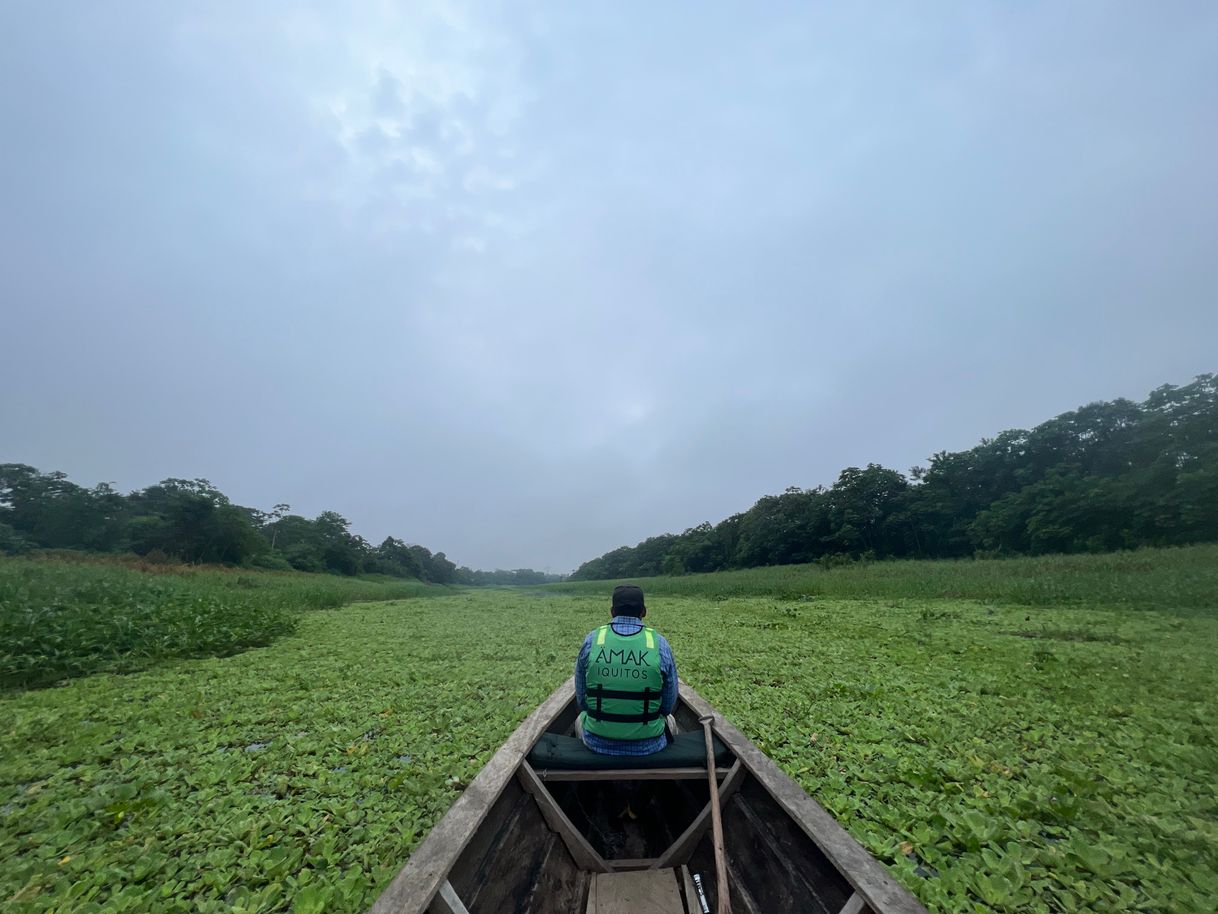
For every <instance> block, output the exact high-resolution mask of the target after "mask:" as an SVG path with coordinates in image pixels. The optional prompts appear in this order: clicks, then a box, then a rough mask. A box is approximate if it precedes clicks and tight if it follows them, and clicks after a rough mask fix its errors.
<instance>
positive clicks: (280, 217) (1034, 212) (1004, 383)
mask: <svg viewBox="0 0 1218 914" xmlns="http://www.w3.org/2000/svg"><path fill="white" fill-rule="evenodd" d="M345 6H346V4H332V3H326V4H321V3H319V4H316V6H314V7H313V8H309V7H307V6H304V5H296V6H292V7H286V6H278V5H276V4H271V3H246V2H242V3H233V4H221V3H199V4H182V3H162V2H156V3H148V4H140V3H135V2H122V3H105V4H100V3H84V2H77V3H68V4H57V3H51V2H40V3H6V4H3V6H2V7H0V35H2V36H3V37H2V38H0V43H2V45H3V52H2V53H0V309H2V311H0V461H16V462H23V463H29V464H32V465H34V466H37V467H38V468H40V469H42V470H53V469H60V470H63V471H65V472H67V473H68V474H69V475H70V476H71V477H72V478H73V479H74V480H76V481H78V482H81V483H85V484H89V485H92V484H94V483H96V482H98V481H103V480H105V481H113V482H115V483H116V484H118V485H119V486H120V488H123V489H135V488H142V487H144V486H146V485H149V484H152V483H154V482H156V481H158V480H160V479H162V478H164V477H168V476H184V477H206V478H208V479H210V480H211V481H212V482H213V483H214V484H215V485H217V486H218V487H219V488H220V489H221V490H223V491H224V492H225V493H227V494H228V495H229V496H230V497H231V498H232V499H233V500H234V501H237V502H238V503H241V504H246V505H251V506H256V507H262V508H269V507H270V506H271V505H272V504H274V503H276V502H288V503H290V504H291V505H292V506H293V508H294V509H295V510H296V511H297V512H299V513H303V514H306V515H310V516H312V515H315V514H317V513H318V512H320V511H322V510H327V509H332V510H336V511H339V512H341V513H342V514H343V515H345V516H346V517H348V518H350V519H351V520H352V522H353V524H352V529H353V530H354V531H355V532H357V533H360V534H362V535H363V536H365V537H366V538H368V539H369V540H372V541H373V542H379V541H380V540H381V539H382V538H383V537H385V536H386V535H389V534H393V535H397V536H400V537H403V538H404V539H406V540H407V541H411V542H418V543H421V544H423V545H425V546H427V547H428V548H430V549H432V550H442V551H444V552H446V553H447V554H448V556H449V558H451V559H452V560H454V561H456V562H457V563H458V564H464V565H470V566H472V567H480V568H488V569H489V568H495V567H524V566H529V567H535V568H539V569H550V570H552V571H565V570H570V569H572V568H574V567H575V566H576V565H578V564H579V563H580V562H581V561H584V560H586V559H589V558H592V557H594V556H596V555H599V554H601V553H603V552H605V551H606V550H608V549H611V548H614V547H616V546H619V545H623V544H633V543H635V542H637V541H638V540H640V539H642V538H644V537H646V536H649V535H652V534H656V533H662V532H667V531H672V532H679V531H680V530H682V529H684V528H686V527H689V526H692V525H694V524H697V523H699V522H701V521H704V520H710V521H718V520H720V519H722V518H723V517H725V516H727V515H729V514H732V513H734V512H736V511H741V510H744V509H745V508H747V507H749V505H751V504H752V503H753V502H754V501H755V500H756V499H757V498H759V497H760V496H762V495H765V494H768V493H775V492H780V491H782V489H784V488H785V487H787V486H791V485H798V486H805V487H806V486H813V485H817V484H829V483H831V482H832V481H833V480H834V479H835V478H836V476H837V473H838V472H839V471H840V470H841V469H842V468H843V467H845V466H849V465H862V464H865V463H867V462H868V461H876V462H881V463H884V464H886V465H888V466H892V467H895V468H897V469H901V470H907V469H908V468H909V467H910V466H912V465H914V464H918V463H923V462H924V461H925V460H926V458H927V457H928V456H929V455H930V454H931V453H932V452H934V451H937V450H941V449H949V450H955V449H960V448H965V447H968V446H971V445H972V444H975V443H976V442H977V440H978V439H979V438H980V437H982V436H990V435H993V434H995V433H997V432H998V431H1001V430H1002V429H1005V428H1012V427H1027V426H1030V425H1033V424H1035V423H1037V422H1039V421H1042V420H1044V419H1047V418H1049V417H1051V416H1053V415H1056V414H1058V413H1061V412H1063V411H1065V410H1068V409H1071V408H1074V407H1076V406H1078V405H1080V404H1083V403H1086V402H1089V401H1092V400H1097V399H1112V398H1115V397H1120V396H1125V397H1130V398H1133V399H1142V398H1143V397H1144V396H1145V395H1146V393H1147V392H1148V391H1149V390H1151V389H1152V388H1153V387H1155V386H1157V385H1159V384H1161V383H1164V382H1173V383H1184V382H1187V381H1188V380H1189V379H1190V378H1191V377H1192V376H1193V375H1195V374H1197V373H1200V372H1203V371H1213V370H1218V296H1216V294H1215V290H1216V289H1218V166H1216V163H1218V5H1215V4H1214V3H1213V2H1209V0H1206V2H1196V3H1189V2H1179V3H1112V2H1094V3H1084V2H1071V3H1056V2H1054V3H1048V2H1044V3H1037V2H1031V3H1025V2H1020V3H983V2H972V0H970V2H959V3H936V4H912V5H911V4H907V3H895V2H894V3H891V4H887V5H872V4H863V3H817V4H807V3H804V4H798V5H792V6H787V7H783V6H779V5H777V4H769V3H766V4H736V5H726V4H702V3H698V4H691V3H666V4H642V3H638V4H609V3H596V4H593V3H554V4H527V3H511V4H507V5H504V6H501V5H498V4H491V3H483V2H478V3H471V4H469V5H463V4H460V3H451V4H450V3H434V2H419V3H400V4H395V3H376V4H361V5H359V9H358V10H356V11H349V10H344V9H343V7H345Z"/></svg>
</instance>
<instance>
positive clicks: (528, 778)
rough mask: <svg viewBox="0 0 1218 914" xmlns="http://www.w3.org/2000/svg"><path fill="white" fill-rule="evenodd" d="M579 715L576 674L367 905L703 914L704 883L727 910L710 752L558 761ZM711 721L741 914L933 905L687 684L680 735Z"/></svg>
mask: <svg viewBox="0 0 1218 914" xmlns="http://www.w3.org/2000/svg"><path fill="white" fill-rule="evenodd" d="M576 714H577V708H576V706H575V692H574V686H573V683H572V681H571V680H568V681H567V682H566V683H564V684H563V685H562V686H560V687H559V688H558V689H557V690H555V692H554V694H552V695H551V696H550V697H549V698H548V699H546V700H545V701H544V702H543V703H542V704H541V706H540V707H538V708H537V710H536V711H534V712H533V713H532V714H531V715H530V716H529V717H528V718H527V719H526V720H525V721H524V723H522V724H521V725H520V727H519V728H518V729H517V730H516V732H515V733H513V734H512V735H511V736H510V737H509V738H508V741H507V742H506V743H504V744H503V746H502V748H500V749H499V751H498V752H497V753H495V755H494V756H493V757H492V758H491V760H490V761H489V762H488V763H487V764H486V767H484V768H483V769H482V771H481V772H479V774H478V776H477V777H475V778H474V780H473V781H472V782H471V783H470V785H469V787H468V788H466V790H465V792H464V793H463V794H462V795H461V796H460V797H459V798H458V799H457V801H456V802H455V803H454V804H453V806H452V808H451V809H450V810H449V811H448V813H447V814H446V815H445V816H444V818H443V819H441V820H440V822H439V823H437V825H436V826H435V828H434V829H432V831H431V834H430V835H428V837H427V838H426V839H425V840H424V841H423V843H422V844H421V845H419V847H418V848H417V849H416V850H415V852H414V854H413V855H412V856H411V857H410V860H409V861H408V862H407V863H406V865H405V866H404V867H403V868H402V870H401V871H400V872H399V873H398V875H397V876H396V877H395V878H394V880H393V882H391V883H390V884H389V886H388V888H386V889H385V891H384V893H382V895H381V896H380V897H379V898H378V899H377V900H376V902H375V903H374V904H373V906H372V908H371V909H370V912H369V914H425V912H427V914H509V912H517V914H617V912H622V914H625V912H629V914H700V912H701V911H702V910H703V908H702V906H701V899H699V897H698V883H699V882H700V884H701V888H702V893H703V894H704V896H705V899H706V902H707V905H708V908H709V910H711V911H714V910H715V904H716V895H715V893H716V891H717V886H716V884H715V864H714V850H713V842H712V838H711V821H710V820H711V816H710V804H709V802H708V800H709V797H710V790H709V786H708V778H707V772H706V766H705V758H703V759H702V761H701V764H700V765H698V766H687V767H668V768H656V767H652V768H646V767H642V768H633V769H626V770H621V769H618V770H588V769H587V768H585V769H583V770H570V769H563V768H550V767H546V763H545V762H544V759H543V760H542V761H539V755H538V752H539V751H540V744H549V743H553V742H558V741H560V739H556V736H557V735H562V734H570V733H571V732H572V725H573V723H574V721H575V717H576ZM708 715H713V717H714V723H713V729H714V734H715V737H716V739H717V740H718V743H717V745H716V748H717V750H718V751H717V765H716V767H717V769H718V770H717V774H718V776H719V797H720V801H721V808H722V819H723V832H724V837H725V845H726V855H727V865H728V875H729V878H728V883H729V895H730V899H731V904H732V911H733V912H734V914H926V909H925V908H924V907H923V906H922V905H921V904H919V903H918V901H917V899H915V898H914V897H913V895H911V894H910V893H909V891H907V890H906V889H905V888H904V887H903V886H901V885H900V884H898V883H897V882H896V881H895V880H894V879H893V878H892V877H891V876H890V875H889V874H888V872H887V870H885V869H884V867H883V865H882V864H880V863H879V861H877V860H876V859H875V858H874V857H872V856H871V855H870V854H869V853H868V852H867V851H866V850H864V849H863V847H862V845H860V844H859V843H858V842H857V841H855V840H854V839H853V838H851V837H850V835H849V834H847V833H846V831H845V829H843V828H842V827H841V826H840V825H839V824H838V823H837V822H836V821H835V820H834V819H833V817H832V816H831V815H829V813H828V812H826V811H825V809H824V808H823V807H821V806H820V804H818V803H817V802H816V801H815V800H813V799H812V798H811V797H810V796H808V794H807V793H805V792H804V790H803V789H802V788H801V787H800V786H799V785H798V784H796V783H795V782H794V781H792V780H791V779H790V778H789V777H787V776H786V775H785V774H784V773H783V772H782V771H781V770H780V769H779V768H778V766H777V765H775V764H774V762H773V761H771V760H770V759H769V758H768V757H767V756H766V755H765V754H764V753H763V752H762V751H761V750H760V749H758V748H757V747H756V746H754V745H753V744H752V743H751V742H749V740H748V739H746V738H745V737H744V735H743V734H741V733H740V731H739V730H737V729H736V728H735V727H733V726H732V725H731V724H730V723H728V722H727V721H726V720H724V719H723V718H722V717H721V716H720V715H718V714H716V713H715V711H714V709H713V708H712V707H711V706H710V705H709V704H708V703H707V702H706V701H705V700H703V699H702V698H701V696H699V695H698V694H697V693H696V692H695V691H694V690H693V689H691V688H689V686H687V685H685V684H684V683H682V684H681V687H680V701H679V702H678V707H677V708H676V710H675V711H674V717H675V719H676V723H677V728H678V730H679V731H682V732H685V731H699V732H700V730H701V728H700V726H699V724H698V720H699V718H702V717H706V716H708ZM562 742H563V743H564V745H565V744H566V743H568V742H570V741H569V740H564V741H562ZM535 747H538V748H535ZM530 752H532V754H533V759H532V763H531V762H530ZM638 761H640V762H641V763H642V764H647V763H648V762H647V760H646V759H643V760H638ZM616 764H620V763H616ZM695 876H696V877H697V879H695Z"/></svg>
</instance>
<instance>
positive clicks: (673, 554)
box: [571, 374, 1218, 580]
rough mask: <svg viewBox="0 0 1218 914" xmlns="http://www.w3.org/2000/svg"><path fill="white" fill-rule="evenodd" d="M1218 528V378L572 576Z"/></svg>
mask: <svg viewBox="0 0 1218 914" xmlns="http://www.w3.org/2000/svg"><path fill="white" fill-rule="evenodd" d="M1213 540H1218V376H1215V375H1213V374H1204V375H1199V376H1198V377H1197V378H1196V379H1195V380H1194V381H1193V382H1192V383H1191V384H1186V385H1184V386H1182V387H1177V386H1174V385H1171V384H1167V385H1164V386H1162V387H1160V388H1158V389H1156V390H1154V391H1153V392H1151V394H1150V395H1149V396H1148V397H1147V398H1146V400H1145V402H1143V403H1134V402H1132V401H1129V400H1123V399H1122V400H1113V401H1111V402H1107V403H1104V402H1101V403H1092V404H1090V405H1088V406H1083V407H1081V408H1079V409H1077V410H1074V411H1073V412H1069V413H1064V414H1063V415H1060V416H1058V417H1057V418H1056V419H1050V420H1049V421H1048V422H1044V423H1042V424H1040V425H1038V426H1036V428H1034V429H1032V430H1031V431H1025V430H1023V429H1013V430H1011V431H1006V432H1002V433H1001V434H1000V435H998V436H997V437H996V438H993V439H983V440H982V442H981V443H980V444H979V445H977V446H976V447H974V448H971V449H970V450H967V451H959V452H955V453H952V452H948V451H942V452H940V453H937V454H935V455H934V456H933V457H931V458H930V465H929V466H926V467H914V468H913V469H912V470H911V471H910V474H909V476H905V475H904V474H902V473H900V472H898V471H897V470H892V469H888V468H887V467H883V466H880V465H879V464H874V463H871V464H868V465H867V466H866V468H864V469H859V468H858V467H849V468H847V469H845V470H842V472H841V475H839V476H838V478H837V482H835V483H834V484H833V485H832V486H830V487H828V488H824V487H822V486H817V487H816V488H813V489H800V488H790V489H787V490H786V491H785V492H783V493H782V494H781V495H767V496H766V497H764V498H762V499H761V500H760V501H758V502H757V503H756V504H755V505H753V507H751V508H749V510H747V511H745V512H744V513H742V514H733V515H732V516H731V517H729V518H727V519H726V520H724V521H721V522H719V523H718V524H714V525H711V524H710V523H704V524H700V525H698V526H697V527H691V528H690V529H688V530H686V531H685V532H684V533H669V534H664V535H662V536H653V537H651V538H650V539H646V540H643V542H641V543H639V544H638V545H637V546H623V547H621V548H619V549H614V550H613V551H612V552H607V553H605V554H604V555H602V556H601V557H600V558H596V559H592V560H591V561H589V562H585V563H584V564H583V565H581V566H580V567H579V569H578V570H577V571H576V572H575V573H574V574H573V575H572V576H571V577H572V579H573V580H602V579H606V578H615V579H620V578H632V577H646V576H650V575H658V574H685V573H690V572H702V571H719V570H722V569H726V568H752V567H757V566H761V565H787V564H796V563H802V562H815V561H819V562H821V563H823V564H826V565H832V564H834V563H836V562H844V561H850V560H852V559H858V558H902V557H908V558H953V557H963V556H973V555H981V556H1002V555H1036V554H1041V553H1050V552H1056V553H1071V552H1101V551H1108V550H1115V549H1130V548H1135V547H1138V546H1169V545H1183V544H1186V543H1197V542H1207V541H1213Z"/></svg>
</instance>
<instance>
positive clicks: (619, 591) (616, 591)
mask: <svg viewBox="0 0 1218 914" xmlns="http://www.w3.org/2000/svg"><path fill="white" fill-rule="evenodd" d="M646 608H647V607H646V606H645V605H644V604H643V588H642V587H636V586H635V585H634V584H619V585H618V586H617V587H615V588H613V611H614V613H622V614H624V615H628V616H633V615H637V613H632V612H630V610H632V609H646Z"/></svg>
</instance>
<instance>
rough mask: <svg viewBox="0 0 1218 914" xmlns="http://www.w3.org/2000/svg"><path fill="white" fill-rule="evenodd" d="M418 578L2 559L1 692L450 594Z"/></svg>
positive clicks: (222, 647) (265, 639)
mask: <svg viewBox="0 0 1218 914" xmlns="http://www.w3.org/2000/svg"><path fill="white" fill-rule="evenodd" d="M446 590H447V589H446V588H437V587H429V586H428V585H426V584H421V583H419V582H417V581H400V580H396V579H381V580H375V579H363V580H360V579H348V578H337V577H332V576H328V575H316V574H297V573H293V574H283V573H273V572H251V571H229V570H223V569H214V568H213V569H202V568H184V567H181V566H173V567H169V568H165V567H161V566H149V567H146V568H141V567H127V566H125V564H124V563H116V562H64V561H54V560H49V559H48V558H46V557H42V558H36V559H24V558H0V688H5V689H11V688H28V687H31V686H40V685H49V684H52V683H55V682H59V681H61V680H64V679H68V678H71V677H74V676H81V675H85V674H88V673H95V672H100V671H110V672H130V671H133V670H138V669H143V668H146V667H148V666H150V665H152V664H153V663H155V662H157V661H159V660H162V659H166V658H171V657H203V656H217V655H224V654H230V653H233V652H235V651H239V650H243V649H245V648H249V647H258V646H261V645H265V644H269V643H270V642H271V641H273V640H274V639H275V638H277V637H279V636H281V635H284V634H287V633H289V632H292V631H294V630H295V628H296V622H297V619H298V617H299V615H300V612H301V611H302V610H307V609H327V608H332V607H337V606H342V605H344V604H347V603H354V602H364V601H374V600H394V599H403V598H406V597H415V596H420V595H424V594H431V593H437V592H445V591H446Z"/></svg>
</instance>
